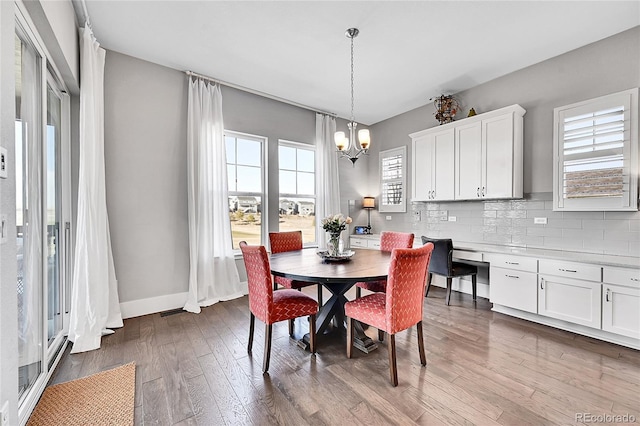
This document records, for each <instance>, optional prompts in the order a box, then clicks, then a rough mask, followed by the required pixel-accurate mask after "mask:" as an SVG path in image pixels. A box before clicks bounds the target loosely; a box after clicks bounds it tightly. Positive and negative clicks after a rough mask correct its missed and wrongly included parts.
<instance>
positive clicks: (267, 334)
mask: <svg viewBox="0 0 640 426" xmlns="http://www.w3.org/2000/svg"><path fill="white" fill-rule="evenodd" d="M271 331H272V325H271V324H265V328H264V359H263V360H262V372H263V373H266V372H267V371H269V358H270V357H271Z"/></svg>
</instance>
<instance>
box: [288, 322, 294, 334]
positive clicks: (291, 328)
mask: <svg viewBox="0 0 640 426" xmlns="http://www.w3.org/2000/svg"><path fill="white" fill-rule="evenodd" d="M294 321H295V319H290V320H289V337H293V322H294Z"/></svg>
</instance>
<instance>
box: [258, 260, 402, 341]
mask: <svg viewBox="0 0 640 426" xmlns="http://www.w3.org/2000/svg"><path fill="white" fill-rule="evenodd" d="M352 250H353V251H354V252H355V254H354V255H353V256H352V257H351V258H350V259H349V260H343V261H339V262H329V261H325V260H323V258H322V257H320V256H319V255H318V253H317V249H315V248H308V249H303V250H295V251H288V252H282V253H276V254H272V255H271V257H270V262H271V273H272V274H273V275H276V276H280V277H285V278H290V279H294V280H298V281H308V282H316V283H319V284H321V285H323V286H324V287H325V288H326V289H327V290H329V291H330V292H331V298H330V299H329V300H328V301H327V302H326V303H325V304H324V305H322V306H321V307H320V311H319V312H318V316H317V322H316V324H317V329H316V334H317V336H318V337H319V338H322V336H323V335H325V334H327V333H329V332H332V331H335V329H336V328H337V329H338V330H339V331H341V332H344V330H345V328H344V320H345V315H344V304H345V303H346V302H347V301H348V299H347V298H346V296H345V293H346V292H347V291H348V290H349V289H350V288H351V287H353V286H354V285H355V283H357V282H365V281H379V280H385V279H387V274H388V271H389V261H390V259H391V253H390V252H383V251H380V250H367V249H352ZM332 322H333V325H332ZM355 331H356V333H355V339H354V346H355V347H357V348H358V349H360V350H361V351H363V352H371V351H372V350H374V349H376V348H377V344H376V343H375V342H374V341H373V340H372V339H371V338H369V337H368V336H366V335H365V334H364V332H363V331H362V327H361V326H360V325H359V324H358V325H357V326H356V330H355ZM307 341H308V335H307V336H305V337H303V339H301V340H300V344H301V346H303V347H306V346H307Z"/></svg>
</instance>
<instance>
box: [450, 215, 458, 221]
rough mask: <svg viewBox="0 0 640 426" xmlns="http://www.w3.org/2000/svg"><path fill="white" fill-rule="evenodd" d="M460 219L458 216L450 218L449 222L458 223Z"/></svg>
mask: <svg viewBox="0 0 640 426" xmlns="http://www.w3.org/2000/svg"><path fill="white" fill-rule="evenodd" d="M457 221H458V218H457V217H456V216H449V222H457Z"/></svg>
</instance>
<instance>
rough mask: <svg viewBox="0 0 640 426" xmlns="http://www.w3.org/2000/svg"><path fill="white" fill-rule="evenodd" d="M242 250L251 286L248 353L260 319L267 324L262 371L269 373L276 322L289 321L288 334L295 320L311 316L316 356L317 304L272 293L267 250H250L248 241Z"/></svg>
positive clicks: (311, 342) (312, 347)
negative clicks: (272, 337)
mask: <svg viewBox="0 0 640 426" xmlns="http://www.w3.org/2000/svg"><path fill="white" fill-rule="evenodd" d="M240 250H242V257H243V258H244V266H245V268H246V269H247V281H248V282H249V311H250V312H251V320H250V323H249V344H248V345H247V350H248V351H249V352H251V348H252V346H253V330H254V325H255V318H256V317H258V319H259V320H260V321H262V322H264V324H265V333H264V359H263V361H262V371H263V372H265V373H266V372H267V371H268V370H269V358H270V357H271V332H272V325H273V323H275V322H278V321H284V320H289V333H291V330H292V327H291V323H292V322H293V320H294V319H295V318H298V317H302V316H307V315H308V316H309V345H310V348H309V350H310V351H311V353H315V351H316V343H315V342H316V314H317V313H318V302H316V301H315V300H313V298H312V297H309V296H307V295H306V294H304V293H302V292H299V291H295V290H291V289H282V290H278V291H273V287H272V286H271V267H270V266H269V256H268V255H267V250H266V249H265V248H264V246H250V245H247V243H246V242H245V241H241V242H240Z"/></svg>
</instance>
